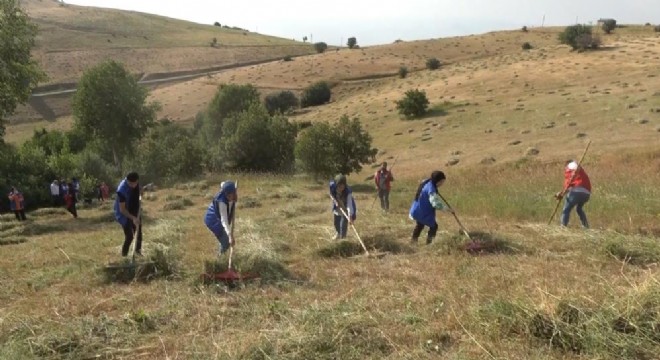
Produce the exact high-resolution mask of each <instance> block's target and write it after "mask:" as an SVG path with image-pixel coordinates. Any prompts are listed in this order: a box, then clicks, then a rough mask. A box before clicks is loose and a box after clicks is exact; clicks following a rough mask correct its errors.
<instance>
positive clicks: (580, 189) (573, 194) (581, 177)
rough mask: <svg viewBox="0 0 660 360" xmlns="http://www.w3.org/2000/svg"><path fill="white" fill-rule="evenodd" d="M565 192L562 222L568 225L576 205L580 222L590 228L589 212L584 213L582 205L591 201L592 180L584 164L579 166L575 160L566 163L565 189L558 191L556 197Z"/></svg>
mask: <svg viewBox="0 0 660 360" xmlns="http://www.w3.org/2000/svg"><path fill="white" fill-rule="evenodd" d="M564 194H566V203H565V204H564V210H563V211H562V213H561V224H562V225H563V226H568V219H569V217H570V214H571V210H573V208H574V207H575V211H576V212H577V214H578V216H579V217H580V222H582V227H584V228H585V229H588V228H589V222H588V221H587V214H585V213H584V210H583V209H582V207H583V206H584V204H586V203H587V201H589V197H590V196H591V181H589V176H588V175H587V173H586V172H585V171H584V169H583V168H582V166H578V164H577V163H576V162H575V161H574V160H571V161H568V162H567V163H566V169H565V170H564V189H563V190H562V191H560V192H558V193H557V194H556V195H555V197H556V198H557V199H561V198H562V197H563V196H564Z"/></svg>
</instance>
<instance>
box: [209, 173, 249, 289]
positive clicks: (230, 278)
mask: <svg viewBox="0 0 660 360" xmlns="http://www.w3.org/2000/svg"><path fill="white" fill-rule="evenodd" d="M236 190H238V180H237V181H236ZM232 217H233V218H234V219H233V221H232V225H231V238H232V239H234V229H236V206H234V214H233V215H232ZM233 256H234V244H230V245H229V263H228V264H227V271H224V272H221V273H216V274H208V273H204V274H202V280H206V281H221V282H224V283H226V284H227V285H232V284H234V283H235V282H240V281H243V280H250V279H256V278H258V277H259V275H258V274H253V273H243V274H241V273H239V272H237V271H234V269H232V266H231V265H232V262H231V261H232V258H233Z"/></svg>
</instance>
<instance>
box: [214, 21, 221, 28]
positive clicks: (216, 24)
mask: <svg viewBox="0 0 660 360" xmlns="http://www.w3.org/2000/svg"><path fill="white" fill-rule="evenodd" d="M213 26H217V27H222V25H221V24H220V23H219V22H217V21H216V22H214V23H213Z"/></svg>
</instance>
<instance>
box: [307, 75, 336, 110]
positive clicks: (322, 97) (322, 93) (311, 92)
mask: <svg viewBox="0 0 660 360" xmlns="http://www.w3.org/2000/svg"><path fill="white" fill-rule="evenodd" d="M331 97H332V91H331V90H330V85H329V84H328V83H327V82H325V81H319V82H317V83H314V84H312V85H310V86H309V87H308V88H306V89H305V90H304V91H303V94H302V97H301V98H300V106H301V107H303V108H305V107H309V106H318V105H323V104H325V103H327V102H329V101H330V98H331Z"/></svg>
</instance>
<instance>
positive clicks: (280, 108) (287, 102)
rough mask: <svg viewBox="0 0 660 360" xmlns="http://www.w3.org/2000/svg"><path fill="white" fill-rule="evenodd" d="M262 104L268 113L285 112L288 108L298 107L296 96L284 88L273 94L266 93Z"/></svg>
mask: <svg viewBox="0 0 660 360" xmlns="http://www.w3.org/2000/svg"><path fill="white" fill-rule="evenodd" d="M264 105H265V106H266V109H267V110H268V113H269V114H270V115H274V114H275V113H278V112H279V113H280V114H285V113H286V112H287V111H289V110H290V109H293V108H296V107H298V98H297V97H296V94H294V93H292V92H291V91H288V90H285V91H280V92H278V93H275V94H270V95H267V96H266V98H265V99H264Z"/></svg>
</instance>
